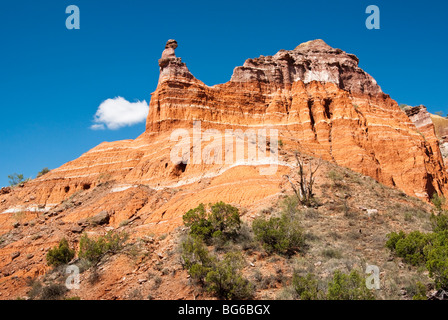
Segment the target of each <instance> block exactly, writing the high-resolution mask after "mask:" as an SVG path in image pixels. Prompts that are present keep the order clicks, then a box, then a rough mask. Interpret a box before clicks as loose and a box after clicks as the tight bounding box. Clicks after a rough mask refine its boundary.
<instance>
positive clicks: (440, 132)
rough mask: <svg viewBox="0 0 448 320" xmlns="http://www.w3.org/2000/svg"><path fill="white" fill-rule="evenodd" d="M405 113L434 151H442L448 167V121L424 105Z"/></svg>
mask: <svg viewBox="0 0 448 320" xmlns="http://www.w3.org/2000/svg"><path fill="white" fill-rule="evenodd" d="M405 112H406V114H407V115H408V117H409V119H411V121H412V122H413V123H414V124H415V126H416V128H417V130H418V132H419V133H420V134H422V135H423V136H424V137H425V139H426V141H427V142H429V143H430V144H431V146H432V147H433V150H434V151H435V152H437V149H438V148H439V149H440V152H441V156H442V158H443V161H444V163H445V166H446V165H447V164H448V119H446V118H443V117H441V116H438V115H433V114H430V113H429V112H428V110H427V109H426V107H425V106H423V105H420V106H416V107H411V106H407V107H406V109H405ZM445 169H446V168H445Z"/></svg>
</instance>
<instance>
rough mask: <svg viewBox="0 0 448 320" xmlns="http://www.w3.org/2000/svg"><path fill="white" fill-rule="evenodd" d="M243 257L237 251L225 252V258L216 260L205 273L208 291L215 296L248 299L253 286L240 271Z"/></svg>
mask: <svg viewBox="0 0 448 320" xmlns="http://www.w3.org/2000/svg"><path fill="white" fill-rule="evenodd" d="M243 261H244V259H243V257H242V256H241V254H239V253H233V252H231V253H227V254H226V255H225V258H224V259H223V260H221V261H218V262H217V263H216V264H215V266H214V267H213V268H212V269H211V270H210V271H209V272H208V273H207V276H206V279H205V280H206V283H207V287H208V291H210V292H212V293H214V294H215V295H216V296H217V297H219V298H223V299H228V300H233V299H238V300H242V299H249V298H251V297H252V296H253V292H254V286H253V285H252V283H251V282H250V281H249V280H247V279H246V278H245V277H244V276H243V275H242V273H241V271H240V270H241V269H242V267H243Z"/></svg>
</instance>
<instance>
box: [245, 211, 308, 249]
mask: <svg viewBox="0 0 448 320" xmlns="http://www.w3.org/2000/svg"><path fill="white" fill-rule="evenodd" d="M252 229H253V231H254V234H255V238H256V239H257V240H259V241H260V242H262V244H263V247H264V248H265V250H266V251H267V252H268V253H272V252H277V253H280V254H292V253H294V252H296V251H299V250H300V249H302V247H303V246H304V242H305V241H304V233H303V230H302V227H301V225H300V221H299V219H298V217H297V216H291V215H286V214H282V215H281V216H280V217H271V218H270V219H269V220H265V219H263V218H257V219H255V220H254V221H253V224H252Z"/></svg>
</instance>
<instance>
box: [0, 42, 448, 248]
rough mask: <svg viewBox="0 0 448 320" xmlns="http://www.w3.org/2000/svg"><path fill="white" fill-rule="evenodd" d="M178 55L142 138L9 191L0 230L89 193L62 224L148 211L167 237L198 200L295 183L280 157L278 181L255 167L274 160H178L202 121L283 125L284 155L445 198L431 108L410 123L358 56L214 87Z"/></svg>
mask: <svg viewBox="0 0 448 320" xmlns="http://www.w3.org/2000/svg"><path fill="white" fill-rule="evenodd" d="M176 47H177V42H176V41H174V40H170V41H168V43H167V45H166V48H165V51H164V52H163V54H162V58H161V59H160V60H159V66H160V78H159V82H158V85H157V88H156V90H155V91H154V92H153V93H152V94H151V95H152V96H151V102H150V108H149V113H148V117H147V123H146V130H145V132H144V133H143V134H142V135H140V136H139V137H138V138H136V139H135V140H123V141H116V142H104V143H101V144H100V145H98V146H97V147H95V148H93V149H92V150H90V151H88V152H86V153H85V154H83V155H82V156H81V157H79V158H78V159H76V160H73V161H70V162H68V163H66V164H64V165H62V166H61V167H59V168H57V169H54V170H51V171H50V173H48V174H46V175H44V176H42V177H40V178H38V179H34V180H32V181H30V182H27V183H25V184H24V185H23V186H21V187H16V188H14V189H12V190H10V189H8V188H3V189H2V192H0V234H1V233H4V232H6V231H8V230H11V229H12V228H13V227H12V221H13V220H12V218H11V217H12V216H13V215H14V214H17V213H18V212H20V213H22V212H23V213H25V214H27V215H30V216H31V217H34V216H39V213H42V212H47V213H48V212H52V210H55V208H60V207H61V204H64V203H68V202H69V201H70V199H71V197H72V196H73V195H75V194H76V193H79V192H80V191H81V192H82V191H86V192H90V191H92V190H94V189H95V188H100V187H101V188H102V189H101V190H102V192H101V193H100V195H101V196H99V197H98V198H96V199H95V201H94V202H93V203H92V204H90V205H84V206H78V207H77V205H79V204H73V206H74V207H73V208H72V207H70V208H71V209H70V211H69V214H66V215H65V216H64V217H63V219H61V220H63V222H65V223H74V222H76V221H79V220H80V219H85V218H87V217H91V216H94V215H96V214H98V213H99V212H101V211H105V210H106V211H107V212H109V213H110V215H111V218H110V222H109V223H110V225H111V226H115V227H116V226H118V225H119V223H120V222H121V221H123V220H125V219H130V218H132V217H134V216H136V215H141V216H144V217H147V218H145V219H146V220H145V221H144V224H143V225H142V228H143V227H147V228H149V229H151V228H152V229H151V230H152V231H154V232H167V231H170V230H173V229H174V228H175V227H177V226H179V225H181V224H182V215H183V213H185V212H186V210H188V209H190V208H192V207H195V206H197V205H198V204H199V203H201V202H203V203H208V202H216V201H224V202H227V203H232V204H234V205H237V206H241V207H245V208H251V207H256V206H257V204H258V205H259V204H260V203H263V202H266V201H269V199H270V198H273V197H275V196H276V195H278V194H279V193H280V191H281V190H282V188H284V187H285V186H286V185H287V183H286V182H285V179H284V178H283V175H284V174H285V173H286V172H289V170H290V169H291V166H292V161H289V162H288V159H284V158H282V157H280V158H279V161H278V165H279V167H278V170H277V172H276V173H275V174H273V175H260V172H259V170H258V169H259V168H260V167H266V166H267V164H266V163H260V162H257V161H252V160H250V159H249V160H247V161H243V162H237V163H233V164H225V163H224V164H219V163H215V164H205V163H204V162H202V163H200V164H194V163H192V162H190V163H187V164H186V165H182V164H176V163H173V162H172V161H171V160H170V152H171V150H172V148H173V147H174V146H175V145H176V144H177V141H171V139H170V136H171V133H172V132H173V131H174V130H175V129H182V128H183V129H187V130H188V132H189V133H190V134H191V136H192V130H193V120H200V121H201V128H202V131H205V130H207V129H217V130H219V131H220V132H225V129H242V130H243V131H246V130H249V129H255V130H258V129H260V128H266V129H277V130H278V135H279V139H280V140H281V141H282V144H283V147H281V148H280V154H281V153H282V148H283V149H287V150H298V151H300V152H303V153H306V154H308V155H311V156H313V157H322V158H323V159H324V160H327V161H330V162H333V163H335V164H337V165H339V166H343V167H347V168H350V169H352V170H354V171H356V172H359V173H362V174H364V175H367V176H370V177H372V178H374V179H376V180H377V181H379V182H381V183H383V184H386V185H388V186H391V187H395V188H398V189H400V190H402V191H404V192H405V193H406V194H408V195H410V196H415V197H418V198H421V199H425V200H428V199H429V198H430V197H431V196H432V195H433V193H434V192H436V193H438V194H439V195H442V194H444V195H448V175H447V170H446V167H445V166H444V161H443V158H442V153H441V150H440V148H439V142H438V138H437V137H436V135H435V131H434V125H433V124H432V122H431V121H430V119H429V117H428V114H426V113H424V112H423V111H426V109H425V110H422V108H420V109H418V108H417V109H415V110H414V111H412V112H410V113H409V117H408V115H406V113H405V112H404V111H402V110H401V109H400V108H399V106H398V104H397V102H395V101H394V100H392V99H391V98H390V97H389V95H387V94H385V93H383V92H382V90H381V88H380V86H379V85H378V84H377V83H376V81H375V80H374V79H373V78H372V77H371V76H370V75H369V74H367V73H366V72H364V71H363V70H362V69H360V68H359V67H358V62H359V61H358V58H357V57H356V56H355V55H353V54H349V53H346V52H344V51H342V50H340V49H334V48H332V47H330V46H329V45H327V44H326V43H325V42H324V41H322V40H314V41H309V42H306V43H303V44H301V45H299V46H298V47H296V48H295V49H294V50H290V51H287V50H280V51H279V52H278V53H276V54H275V55H273V56H260V57H259V58H255V59H248V60H246V61H245V63H244V65H243V66H240V67H236V68H235V69H234V72H233V75H232V78H231V79H230V81H229V82H227V83H224V84H218V85H214V86H207V85H205V84H204V83H203V82H201V81H200V80H198V79H196V78H195V77H194V76H193V75H192V74H191V73H190V71H189V70H188V68H187V66H186V64H185V63H183V62H182V61H181V58H179V57H176V55H175V49H176ZM413 112H414V113H413ZM414 118H415V119H414ZM428 119H429V120H428ZM414 122H415V123H414ZM206 145H207V143H205V142H204V143H202V148H203V150H204V148H206ZM232 145H233V142H232ZM224 147H226V148H228V147H229V146H228V145H226V144H224ZM208 157H209V158H210V157H212V156H211V155H210V154H209V155H208ZM206 158H207V156H206ZM190 160H191V159H190ZM291 160H292V159H291ZM173 190H175V191H178V190H182V192H178V193H173V192H172V191H173ZM30 219H31V218H30ZM56 241H57V240H56V239H55V243H56Z"/></svg>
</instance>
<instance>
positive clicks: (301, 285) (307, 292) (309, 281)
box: [292, 272, 324, 300]
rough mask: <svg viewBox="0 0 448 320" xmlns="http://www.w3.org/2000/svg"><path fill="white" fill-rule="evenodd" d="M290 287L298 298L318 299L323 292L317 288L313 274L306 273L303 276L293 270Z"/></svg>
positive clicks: (321, 296)
mask: <svg viewBox="0 0 448 320" xmlns="http://www.w3.org/2000/svg"><path fill="white" fill-rule="evenodd" d="M292 287H293V288H294V290H295V292H296V294H297V295H298V297H299V298H300V300H320V299H322V298H323V296H324V293H323V292H322V291H321V290H320V289H319V286H318V281H317V279H316V277H315V275H314V274H312V273H308V274H307V275H306V276H305V277H303V276H301V275H299V274H298V273H297V272H294V274H293V276H292Z"/></svg>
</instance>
